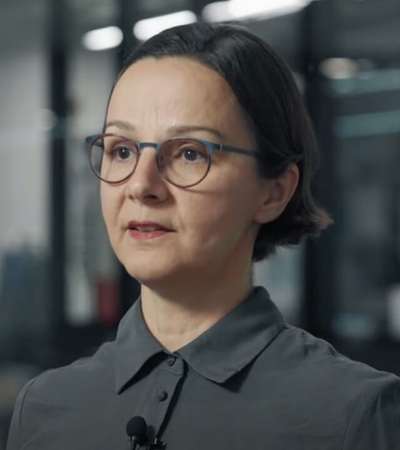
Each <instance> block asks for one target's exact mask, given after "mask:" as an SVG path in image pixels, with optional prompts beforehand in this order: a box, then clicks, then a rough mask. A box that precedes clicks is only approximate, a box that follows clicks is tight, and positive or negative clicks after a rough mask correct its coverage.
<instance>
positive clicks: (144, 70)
mask: <svg viewBox="0 0 400 450" xmlns="http://www.w3.org/2000/svg"><path fill="white" fill-rule="evenodd" d="M238 114H239V115H241V111H240V108H239V105H238V102H237V99H236V97H235V95H234V93H233V91H232V89H231V87H230V86H229V84H228V83H227V82H226V81H225V80H224V79H223V77H222V76H221V75H220V74H218V73H217V72H216V71H215V70H213V69H211V68H209V67H207V66H205V65H204V64H201V63H200V62H197V61H194V60H191V59H188V58H183V57H165V58H158V59H156V58H146V59H143V60H140V61H137V62H136V63H134V64H133V65H132V66H130V67H129V68H128V69H127V70H126V71H125V72H124V74H123V75H122V76H121V78H120V79H119V80H118V82H117V84H116V86H115V88H114V91H113V94H112V96H111V99H110V104H109V110H108V117H110V116H113V117H114V116H121V115H123V116H126V118H128V119H129V116H131V117H132V120H135V121H137V120H139V119H140V120H146V117H147V115H148V116H151V118H152V120H154V119H160V117H163V118H164V120H165V119H166V117H168V119H169V121H171V120H175V121H181V120H183V121H187V120H188V119H192V120H194V121H196V120H201V121H204V120H207V118H208V119H209V120H212V121H214V122H215V121H217V122H223V121H224V120H227V119H231V118H232V116H234V115H238ZM188 116H189V117H188ZM118 118H120V119H122V118H123V117H118Z"/></svg>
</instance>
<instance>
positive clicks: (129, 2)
mask: <svg viewBox="0 0 400 450" xmlns="http://www.w3.org/2000/svg"><path fill="white" fill-rule="evenodd" d="M160 18H161V21H160ZM195 20H206V21H213V20H214V21H215V20H236V21H239V22H242V23H244V24H245V25H246V26H248V27H249V28H250V29H251V30H252V31H254V32H255V33H257V34H258V35H260V36H261V37H263V38H265V39H266V41H267V42H268V43H270V44H271V45H272V46H273V47H274V48H275V49H276V51H277V52H278V53H279V54H280V55H281V56H283V58H285V60H286V61H287V62H288V63H289V65H290V67H291V69H292V71H293V74H294V76H295V78H296V80H297V82H298V86H299V88H300V89H301V91H302V92H303V95H304V97H305V100H306V102H307V106H308V108H309V111H310V114H311V117H312V120H313V123H314V126H315V130H316V134H317V138H318V142H319V147H320V152H321V161H320V166H319V170H318V173H317V176H316V179H315V183H314V186H313V190H314V194H315V196H316V198H317V199H318V202H319V203H320V204H321V205H323V206H324V207H325V208H326V209H327V210H328V211H329V212H330V213H331V215H332V217H333V219H334V224H333V225H332V226H331V227H330V228H329V229H328V230H326V231H325V232H323V233H322V235H321V237H320V238H319V239H318V240H315V241H311V240H306V241H304V242H303V243H302V244H301V245H300V246H298V247H296V248H293V249H286V248H285V249H280V250H279V251H278V252H277V253H276V254H275V255H273V256H272V257H271V258H270V259H268V260H267V261H266V262H262V263H257V264H256V265H255V267H254V280H255V283H256V284H261V285H264V286H265V287H266V288H267V289H268V290H269V292H270V294H271V296H272V299H273V300H274V301H275V302H276V304H277V305H278V306H279V307H280V309H281V310H282V312H283V314H284V316H285V317H286V319H287V321H288V322H289V323H291V324H293V325H295V326H300V327H303V328H305V329H306V330H308V331H310V332H311V333H313V334H314V335H316V336H318V337H320V338H322V339H325V340H328V341H329V342H331V343H332V344H333V345H335V346H336V348H337V349H338V350H339V351H340V352H342V353H343V354H345V355H347V356H349V357H351V358H353V359H356V360H358V361H361V362H365V363H367V364H370V365H372V366H374V367H376V368H378V369H380V370H386V371H390V372H393V373H396V374H398V375H400V356H399V355H400V174H399V172H400V2H398V0H379V1H377V0H314V1H310V0H297V1H296V0H294V1H293V0H281V1H274V0H270V1H264V2H260V1H258V0H255V1H253V0H227V1H224V2H216V3H214V2H211V1H205V0H3V1H2V2H1V4H0V25H1V26H0V33H1V36H2V39H0V67H1V77H0V98H1V101H0V131H1V135H0V136H1V137H0V450H1V449H2V448H5V441H6V436H7V433H8V426H9V421H10V417H11V413H12V409H13V405H14V402H15V399H16V396H17V394H18V392H19V390H20V389H21V387H22V386H23V385H24V384H25V383H26V382H27V381H28V380H29V379H31V378H32V377H34V376H35V375H37V374H38V373H40V372H42V371H43V370H46V369H49V368H52V367H58V366H61V365H64V364H68V363H70V362H71V361H73V360H75V359H77V358H80V357H84V356H88V355H90V354H91V353H93V351H94V350H95V349H96V348H97V346H98V345H100V344H101V343H102V342H104V341H106V340H110V339H113V336H114V335H115V331H116V328H117V324H118V321H119V319H120V318H121V317H122V316H123V314H124V313H125V312H126V310H127V309H128V308H129V306H130V305H131V304H132V302H133V301H134V300H135V299H136V298H137V296H138V293H139V285H138V283H137V282H136V281H135V280H133V279H131V278H130V277H129V276H128V275H127V274H126V272H125V271H124V269H123V268H122V267H121V266H120V265H119V263H118V262H117V261H116V259H115V257H114V256H113V253H112V251H111V249H110V246H109V243H108V240H107V236H106V233H105V229H104V225H103V222H102V218H101V212H100V205H99V194H98V188H99V184H98V180H96V178H95V177H94V176H93V174H92V173H91V171H90V167H89V163H88V150H87V148H86V146H85V137H86V136H87V135H91V134H94V133H96V132H98V131H99V130H100V129H101V127H102V123H103V119H104V113H105V109H106V105H107V100H108V95H109V92H110V89H111V87H112V84H113V81H114V79H115V76H116V75H117V73H118V71H119V69H120V67H121V64H122V61H123V59H124V55H125V54H126V51H127V49H131V48H133V47H134V46H136V45H138V44H139V43H140V42H141V41H143V40H146V39H147V38H149V37H150V36H151V34H152V33H154V32H156V31H157V30H159V29H161V28H160V27H165V26H172V25H174V24H179V23H187V22H190V21H195ZM254 88H255V89H256V88H257V87H256V86H255V87H254Z"/></svg>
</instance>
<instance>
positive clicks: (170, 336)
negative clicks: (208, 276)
mask: <svg viewBox="0 0 400 450" xmlns="http://www.w3.org/2000/svg"><path fill="white" fill-rule="evenodd" d="M251 289H252V282H251V276H250V275H249V276H246V277H243V278H242V279H235V281H229V282H226V281H225V282H223V283H219V284H217V283H215V282H207V283H203V284H201V285H198V286H193V285H191V286H184V285H183V284H182V283H180V285H179V286H178V287H177V288H176V289H169V290H168V291H169V292H165V291H164V292H162V293H161V292H159V291H156V290H154V289H150V288H148V287H146V286H143V285H142V292H141V298H142V311H143V317H144V320H145V322H146V324H147V326H148V328H149V330H150V332H151V333H152V334H153V336H154V337H155V338H156V339H157V340H158V341H159V342H160V343H161V345H163V346H164V347H165V348H166V349H167V350H169V351H171V352H173V351H176V350H178V349H179V348H182V347H183V346H185V345H186V344H188V343H189V342H191V341H193V340H194V339H196V338H197V337H198V336H200V335H201V334H203V333H204V332H205V331H207V330H208V329H209V328H211V327H212V326H213V325H214V324H215V323H217V322H218V321H219V320H220V319H222V318H223V317H224V316H225V315H227V314H228V313H229V312H230V311H232V310H233V309H234V308H235V307H236V306H237V305H239V304H240V303H241V302H242V301H243V300H244V299H245V298H246V297H247V296H248V295H249V293H250V292H251Z"/></svg>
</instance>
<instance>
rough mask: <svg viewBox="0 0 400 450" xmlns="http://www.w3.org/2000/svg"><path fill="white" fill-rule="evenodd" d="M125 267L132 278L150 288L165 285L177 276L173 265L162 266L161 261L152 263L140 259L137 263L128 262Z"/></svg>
mask: <svg viewBox="0 0 400 450" xmlns="http://www.w3.org/2000/svg"><path fill="white" fill-rule="evenodd" d="M124 267H125V269H126V271H127V272H128V273H129V275H130V276H131V277H133V278H135V279H136V280H137V281H138V282H139V283H140V284H143V285H145V286H148V287H151V286H157V285H159V284H165V283H166V282H169V281H171V279H173V278H175V277H176V274H177V271H176V270H174V269H173V267H172V266H171V264H161V261H159V260H158V261H154V262H151V261H143V259H140V258H138V259H136V260H135V261H126V263H125V264H124ZM174 275H175V276H174Z"/></svg>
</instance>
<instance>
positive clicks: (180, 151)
mask: <svg viewBox="0 0 400 450" xmlns="http://www.w3.org/2000/svg"><path fill="white" fill-rule="evenodd" d="M209 165H210V152H209V150H208V148H207V146H206V145H204V144H203V143H202V142H199V141H197V140H192V139H181V138H178V139H171V140H169V141H166V142H164V143H163V144H162V145H161V147H160V153H159V168H160V171H161V172H162V173H163V175H164V176H165V178H167V180H169V181H170V182H171V183H173V184H175V185H177V186H181V187H187V186H192V185H194V184H196V183H199V182H200V181H201V180H202V179H203V178H204V177H205V176H206V175H207V172H208V169H209Z"/></svg>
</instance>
